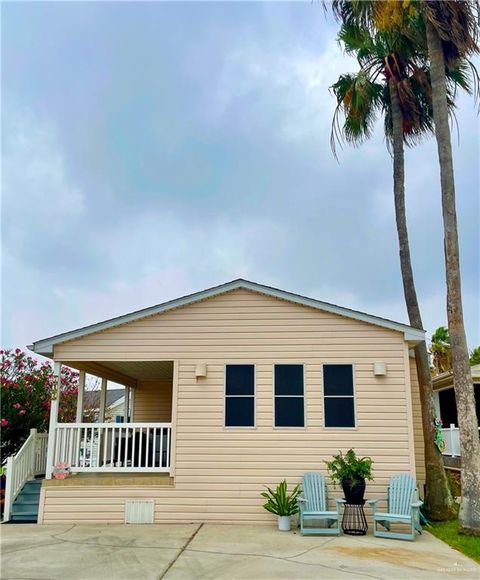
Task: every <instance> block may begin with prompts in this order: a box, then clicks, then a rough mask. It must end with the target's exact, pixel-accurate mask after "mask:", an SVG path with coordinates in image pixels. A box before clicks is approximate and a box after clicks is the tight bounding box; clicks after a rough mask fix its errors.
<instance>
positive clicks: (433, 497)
mask: <svg viewBox="0 0 480 580" xmlns="http://www.w3.org/2000/svg"><path fill="white" fill-rule="evenodd" d="M389 90H390V101H391V107H392V124H393V191H394V198H395V219H396V222H397V235H398V245H399V250H400V251H399V253H400V268H401V271H402V282H403V293H404V295H405V303H406V305H407V312H408V318H409V320H410V324H411V325H412V326H414V327H415V328H423V326H422V317H421V315H420V308H419V306H418V300H417V292H416V290H415V282H414V279H413V270H412V263H411V260H410V246H409V242H408V230H407V216H406V211H405V174H404V171H405V164H404V151H403V127H402V112H401V109H400V103H399V99H398V93H397V89H396V86H395V82H394V80H393V79H392V78H391V79H390V80H389ZM415 363H416V367H417V376H418V383H419V388H420V404H421V408H422V427H423V439H424V453H425V471H426V477H425V480H426V481H425V488H426V489H425V511H426V512H427V515H428V516H429V517H430V518H431V519H432V520H447V519H452V518H453V517H455V513H456V510H455V504H454V501H453V497H452V494H451V492H450V488H449V486H448V481H447V475H446V473H445V468H444V465H443V458H442V455H441V453H440V451H439V450H438V448H437V446H436V444H435V426H434V423H433V419H434V418H435V414H436V413H435V403H434V399H433V388H432V380H431V376H430V368H429V362H428V354H427V346H426V344H425V342H424V341H423V342H421V343H419V344H418V345H417V346H416V347H415Z"/></svg>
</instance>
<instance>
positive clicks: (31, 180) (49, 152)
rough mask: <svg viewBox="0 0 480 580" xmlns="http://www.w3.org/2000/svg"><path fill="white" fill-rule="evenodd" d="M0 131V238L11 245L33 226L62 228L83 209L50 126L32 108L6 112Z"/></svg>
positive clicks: (26, 237) (25, 236)
mask: <svg viewBox="0 0 480 580" xmlns="http://www.w3.org/2000/svg"><path fill="white" fill-rule="evenodd" d="M4 135H5V139H4V141H3V143H2V145H3V162H2V166H3V167H2V170H3V175H2V178H3V204H4V205H3V211H4V216H8V219H6V220H5V222H4V227H5V231H4V240H5V241H6V243H7V244H9V245H13V246H16V245H21V244H24V243H26V242H29V241H30V239H29V237H30V233H31V228H32V227H33V228H34V227H35V226H36V225H37V226H44V225H45V224H48V229H49V231H50V232H52V233H54V234H62V233H65V232H66V231H68V228H69V223H70V222H71V221H72V220H77V219H78V218H79V217H80V216H81V214H82V213H83V212H84V209H85V205H84V201H85V200H84V195H83V193H82V191H81V190H80V189H79V188H78V187H76V186H75V185H73V184H72V183H70V182H69V180H68V177H67V175H66V169H65V163H64V159H63V157H62V153H61V149H60V147H59V144H58V141H57V139H56V135H55V133H54V131H53V129H52V127H50V126H49V125H48V123H47V122H45V121H42V120H41V119H39V118H38V117H37V116H35V114H34V113H33V112H32V111H29V110H26V111H25V110H24V111H18V110H17V111H9V112H8V115H5V121H4ZM42 230H43V227H42Z"/></svg>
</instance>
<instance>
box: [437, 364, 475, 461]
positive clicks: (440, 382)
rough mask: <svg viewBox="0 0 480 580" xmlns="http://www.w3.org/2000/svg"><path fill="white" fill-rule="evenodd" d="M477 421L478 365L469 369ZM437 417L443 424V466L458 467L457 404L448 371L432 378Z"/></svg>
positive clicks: (450, 375)
mask: <svg viewBox="0 0 480 580" xmlns="http://www.w3.org/2000/svg"><path fill="white" fill-rule="evenodd" d="M471 371H472V379H473V388H474V392H475V404H476V410H477V419H478V421H479V423H480V364H478V365H475V366H473V367H471ZM432 385H433V389H434V396H435V408H436V410H437V416H438V417H440V419H441V420H442V423H443V432H442V433H443V439H444V441H445V444H446V447H445V451H444V453H443V455H444V462H445V465H446V466H448V467H460V466H461V459H460V455H461V453H460V433H459V429H458V415H457V402H456V400H455V391H454V389H453V372H452V371H449V372H446V373H442V374H440V375H437V376H436V377H433V379H432Z"/></svg>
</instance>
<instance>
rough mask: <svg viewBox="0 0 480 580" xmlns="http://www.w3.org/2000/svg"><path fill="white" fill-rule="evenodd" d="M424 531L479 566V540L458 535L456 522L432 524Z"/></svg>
mask: <svg viewBox="0 0 480 580" xmlns="http://www.w3.org/2000/svg"><path fill="white" fill-rule="evenodd" d="M425 529H426V530H427V531H429V532H430V533H431V534H433V535H434V536H436V537H437V538H439V539H440V540H442V541H444V542H445V543H446V544H448V545H449V546H452V548H455V549H456V550H458V551H459V552H462V554H465V556H468V557H469V558H472V560H475V561H476V562H478V563H479V564H480V538H479V537H478V536H477V537H475V536H464V535H462V534H459V533H458V520H452V521H450V522H432V523H431V524H430V525H428V526H426V527H425Z"/></svg>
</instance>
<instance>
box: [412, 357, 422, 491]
mask: <svg viewBox="0 0 480 580" xmlns="http://www.w3.org/2000/svg"><path fill="white" fill-rule="evenodd" d="M409 360H410V381H411V385H412V407H413V436H414V440H415V465H416V468H417V481H418V485H419V486H420V489H421V491H422V493H423V485H424V484H425V454H424V450H423V427H422V407H421V405H420V389H419V385H418V376H417V367H416V364H415V358H413V357H410V359H409Z"/></svg>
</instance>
